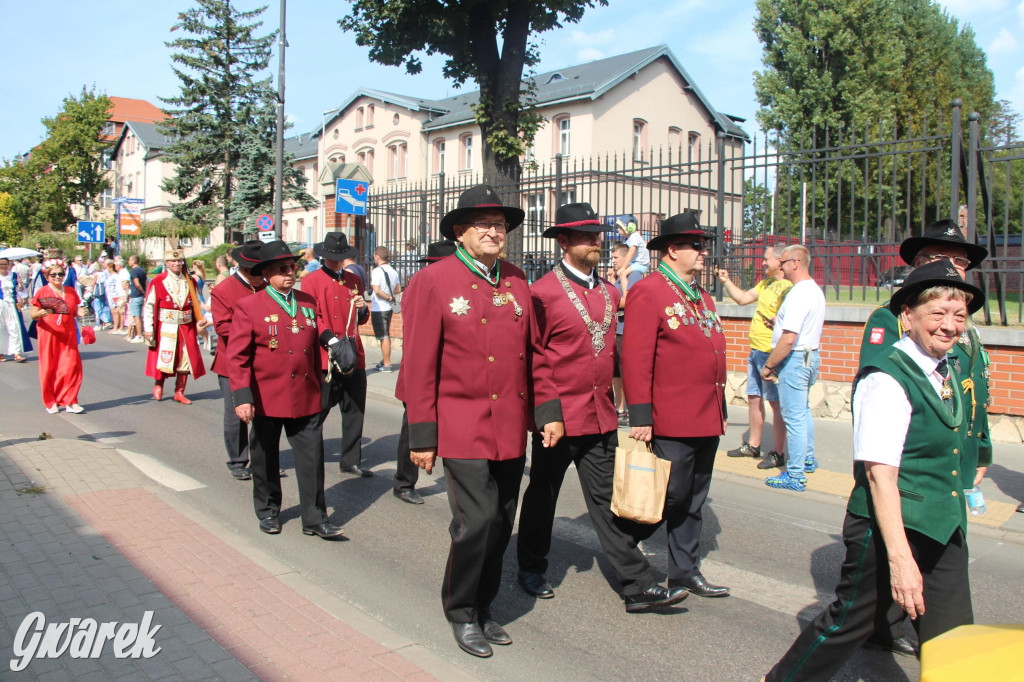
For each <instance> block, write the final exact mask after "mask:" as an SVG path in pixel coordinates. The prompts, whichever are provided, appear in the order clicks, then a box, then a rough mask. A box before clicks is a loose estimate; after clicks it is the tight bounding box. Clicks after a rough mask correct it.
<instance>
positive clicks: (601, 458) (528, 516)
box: [517, 431, 657, 595]
mask: <svg viewBox="0 0 1024 682" xmlns="http://www.w3.org/2000/svg"><path fill="white" fill-rule="evenodd" d="M543 443H544V439H543V437H542V436H541V435H540V434H537V433H535V434H533V452H532V456H531V458H530V484H529V485H528V486H527V487H526V492H525V493H524V494H523V506H522V509H520V511H519V535H518V539H517V553H518V558H519V570H521V571H535V572H537V573H544V572H546V571H547V569H548V559H547V555H548V552H549V551H550V549H551V528H552V525H553V524H554V521H555V505H556V504H557V502H558V492H559V490H560V489H561V487H562V480H563V479H564V478H565V472H566V470H567V469H568V468H569V465H570V464H572V463H574V462H575V464H576V473H577V474H578V475H579V478H580V486H581V487H582V488H583V498H584V499H585V500H586V502H587V510H588V511H589V512H590V521H591V523H593V524H594V530H595V531H597V538H598V540H600V542H601V547H602V548H603V549H604V553H605V554H606V555H607V556H608V560H609V561H610V562H611V564H612V567H613V568H614V569H615V575H616V577H617V578H618V579H619V582H621V583H622V591H623V593H624V594H627V595H631V594H640V593H641V592H643V591H645V590H647V589H648V588H649V587H653V586H654V585H655V584H656V582H657V581H656V580H655V579H654V576H653V575H652V574H651V566H650V564H649V563H648V562H647V559H646V558H645V557H644V555H643V552H641V551H640V550H639V549H638V548H637V546H636V540H635V539H634V538H633V537H632V535H631V533H632V531H633V530H634V527H635V526H636V524H633V523H630V522H628V521H623V520H622V519H619V518H618V517H616V516H615V515H614V514H612V510H611V502H612V481H613V479H614V476H615V448H616V446H617V445H618V444H619V434H618V433H617V432H616V431H611V432H609V433H603V434H594V435H588V436H565V437H563V438H562V439H561V440H560V441H558V444H557V445H556V446H555V447H553V448H545V447H544V445H543Z"/></svg>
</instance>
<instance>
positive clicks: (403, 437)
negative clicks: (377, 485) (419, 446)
mask: <svg viewBox="0 0 1024 682" xmlns="http://www.w3.org/2000/svg"><path fill="white" fill-rule="evenodd" d="M395 459H396V462H395V464H396V470H395V490H415V489H416V481H418V480H420V468H419V467H418V466H416V465H415V464H413V463H412V456H411V454H410V452H409V412H408V410H406V411H405V412H403V413H402V430H401V431H399V432H398V452H397V453H395Z"/></svg>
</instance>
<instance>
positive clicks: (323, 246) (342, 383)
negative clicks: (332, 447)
mask: <svg viewBox="0 0 1024 682" xmlns="http://www.w3.org/2000/svg"><path fill="white" fill-rule="evenodd" d="M313 253H315V254H316V255H317V256H318V257H319V258H323V259H326V260H330V261H339V262H340V261H343V260H345V259H346V258H352V257H354V256H355V255H356V253H357V251H356V249H355V247H351V246H349V243H348V238H347V237H346V236H345V234H344V233H343V232H330V233H328V234H327V235H326V236H325V238H324V241H322V242H320V243H318V244H314V245H313ZM302 290H303V291H304V292H306V293H307V294H309V295H310V296H312V297H313V298H314V299H316V319H317V327H318V328H319V329H320V367H321V370H322V372H323V379H324V392H325V393H326V404H325V405H324V409H323V412H322V414H321V415H320V419H321V426H322V423H323V421H324V420H326V419H327V415H328V414H330V412H331V410H332V409H333V408H334V406H335V405H340V406H341V454H340V457H339V459H340V467H341V470H342V471H351V470H352V469H353V468H355V469H356V470H358V471H360V472H362V471H363V470H362V469H360V468H359V465H360V464H362V461H363V444H362V443H363V418H364V415H365V413H366V354H365V352H364V351H363V341H362V338H361V337H360V336H359V325H360V324H362V323H364V322H366V320H367V319H369V317H370V309H369V307H364V308H363V309H362V310H355V308H354V304H353V303H352V299H353V298H354V297H356V296H360V295H361V294H362V282H361V281H360V280H359V277H358V276H357V275H354V274H352V273H351V272H348V271H347V270H344V269H342V270H341V271H339V272H335V271H333V270H331V269H330V268H328V267H327V266H326V265H323V266H321V267H320V268H318V269H317V270H314V271H313V272H312V273H310V274H308V275H306V276H305V277H304V278H303V279H302ZM350 308H352V309H351V310H350ZM339 336H348V337H349V338H353V339H354V340H355V345H356V367H355V369H354V370H353V371H352V373H351V374H348V375H347V376H346V375H343V374H342V373H341V372H338V371H336V370H333V371H332V369H331V365H330V360H329V355H328V348H329V346H330V344H331V342H332V341H334V340H335V339H336V338H337V337H339ZM335 342H336V343H337V341H335Z"/></svg>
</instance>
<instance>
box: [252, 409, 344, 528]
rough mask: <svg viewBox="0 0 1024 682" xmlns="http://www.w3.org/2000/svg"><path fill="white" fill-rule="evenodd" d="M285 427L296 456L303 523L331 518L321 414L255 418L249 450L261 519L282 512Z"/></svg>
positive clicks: (253, 491) (314, 522) (321, 521)
mask: <svg viewBox="0 0 1024 682" xmlns="http://www.w3.org/2000/svg"><path fill="white" fill-rule="evenodd" d="M281 429H284V433H285V436H287V438H288V444H289V445H291V446H292V454H293V456H294V457H295V477H296V479H297V480H298V484H299V507H300V509H301V511H302V525H303V526H315V525H316V524H318V523H323V522H324V521H326V520H327V503H326V502H325V500H324V439H323V431H322V429H321V423H320V415H319V414H311V415H309V416H308V417H297V418H294V419H286V418H280V417H261V416H259V415H257V416H256V418H255V419H254V420H253V422H252V431H251V433H250V434H249V454H250V456H251V457H252V500H253V506H254V507H255V508H256V516H257V517H258V518H261V519H265V518H269V517H274V516H277V515H278V514H279V513H280V512H281V470H280V465H281V457H280V454H281Z"/></svg>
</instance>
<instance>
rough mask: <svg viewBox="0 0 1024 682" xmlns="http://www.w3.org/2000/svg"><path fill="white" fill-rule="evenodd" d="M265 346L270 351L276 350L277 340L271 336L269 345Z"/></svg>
mask: <svg viewBox="0 0 1024 682" xmlns="http://www.w3.org/2000/svg"><path fill="white" fill-rule="evenodd" d="M267 346H268V347H269V348H270V350H274V349H276V348H277V339H276V338H274V337H273V336H271V337H270V343H268V344H267Z"/></svg>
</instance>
